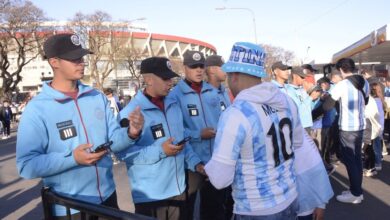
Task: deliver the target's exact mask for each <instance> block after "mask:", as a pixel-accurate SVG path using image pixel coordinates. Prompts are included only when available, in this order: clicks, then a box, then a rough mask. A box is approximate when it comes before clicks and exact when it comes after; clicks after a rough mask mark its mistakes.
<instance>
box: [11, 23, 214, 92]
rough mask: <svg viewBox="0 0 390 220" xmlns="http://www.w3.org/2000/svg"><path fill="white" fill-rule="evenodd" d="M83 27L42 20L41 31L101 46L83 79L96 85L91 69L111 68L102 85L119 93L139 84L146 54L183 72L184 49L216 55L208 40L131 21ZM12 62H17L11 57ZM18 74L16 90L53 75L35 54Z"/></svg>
mask: <svg viewBox="0 0 390 220" xmlns="http://www.w3.org/2000/svg"><path fill="white" fill-rule="evenodd" d="M84 28H85V29H84V31H83V30H81V28H80V27H78V26H72V23H71V22H45V23H43V25H42V33H40V34H42V35H48V34H51V33H64V32H76V33H78V34H79V35H80V36H81V38H82V39H83V41H84V46H85V47H87V48H90V49H92V51H93V48H91V47H94V48H102V49H101V51H99V53H100V54H99V57H97V59H98V60H97V61H95V62H94V61H93V58H88V60H87V61H86V63H87V65H86V71H85V77H84V79H83V81H84V82H85V83H86V84H89V85H92V86H97V82H95V79H94V77H93V76H92V74H93V71H95V72H96V71H97V72H99V71H101V72H104V71H105V70H106V69H107V68H111V69H112V71H108V72H107V71H106V72H107V73H108V74H107V76H106V77H105V79H104V83H103V84H102V86H103V87H104V88H107V87H110V88H113V89H115V90H117V92H121V94H122V95H134V93H135V91H136V89H138V88H139V87H140V86H141V82H140V78H139V74H138V71H139V65H140V61H141V60H142V59H144V58H146V57H150V56H163V57H167V58H169V59H171V60H172V64H173V68H174V70H175V71H176V72H178V73H180V74H182V73H183V71H182V68H183V67H182V60H183V54H184V52H186V51H187V50H199V51H201V52H202V53H203V54H204V55H205V56H209V55H212V54H216V49H215V47H214V46H213V45H211V44H209V43H206V42H203V41H200V40H195V39H191V38H185V37H180V36H173V35H166V34H157V33H149V32H147V30H146V28H145V27H143V26H134V25H133V24H132V23H126V22H104V23H103V25H100V26H99V30H97V29H96V27H93V26H92V24H91V26H89V24H87V25H85V27H84ZM85 30H86V31H85ZM86 33H87V34H86ZM91 38H96V39H98V40H104V42H105V43H104V44H102V45H98V46H96V45H95V44H97V41H98V40H95V39H94V40H93V41H91ZM89 44H91V45H89ZM92 44H94V45H92ZM125 49H127V50H125ZM114 50H116V51H117V52H116V53H115V54H114V53H112V52H113V51H114ZM27 56H28V55H27ZM91 56H94V55H91ZM95 56H96V55H95ZM11 61H14V62H16V60H12V59H11ZM11 68H16V67H13V66H12V62H11ZM11 70H12V69H11ZM21 76H22V78H23V80H22V81H21V82H20V83H19V84H18V88H19V92H20V93H27V92H31V93H35V92H39V91H40V87H41V86H42V82H43V81H46V80H50V79H51V78H52V77H53V73H52V70H51V68H50V66H49V64H48V63H47V61H46V60H45V59H43V56H38V57H37V58H36V59H34V60H33V61H32V62H30V63H29V64H28V65H26V66H25V67H24V68H23V71H22V73H21Z"/></svg>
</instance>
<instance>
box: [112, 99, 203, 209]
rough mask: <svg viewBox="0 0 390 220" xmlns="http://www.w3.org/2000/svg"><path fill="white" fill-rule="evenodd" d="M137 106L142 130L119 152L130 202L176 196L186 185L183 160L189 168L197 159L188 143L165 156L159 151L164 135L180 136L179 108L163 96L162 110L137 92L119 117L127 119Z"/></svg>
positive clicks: (182, 130) (175, 140) (182, 131)
mask: <svg viewBox="0 0 390 220" xmlns="http://www.w3.org/2000/svg"><path fill="white" fill-rule="evenodd" d="M137 106H140V108H141V112H142V114H143V115H144V120H145V123H144V127H143V129H142V133H141V135H140V137H139V139H138V140H137V141H136V143H135V145H134V146H132V147H131V148H128V149H126V150H125V151H123V152H121V153H120V154H119V156H120V157H121V158H122V159H123V160H125V161H126V165H127V174H128V177H129V181H130V183H131V187H132V195H133V201H134V203H142V202H151V201H158V200H163V199H167V198H170V197H172V196H176V195H180V194H181V193H183V192H184V190H185V188H186V184H185V172H184V167H185V162H186V163H187V164H188V166H189V168H190V169H191V170H193V171H194V167H195V166H196V165H197V164H198V163H200V162H201V161H200V159H199V157H198V156H197V155H196V154H195V153H194V152H193V151H192V148H191V146H190V145H189V144H186V145H185V146H184V150H182V151H181V152H180V153H179V154H177V155H176V156H169V157H168V156H167V155H166V154H165V153H164V151H163V148H162V144H163V142H165V141H166V140H167V139H168V138H170V137H173V138H174V141H173V143H177V142H179V141H180V140H182V139H183V138H184V132H185V131H184V126H183V116H182V113H181V109H180V107H179V105H178V103H177V102H176V100H174V99H172V98H168V97H166V98H165V99H164V107H165V112H163V111H161V110H160V109H159V108H158V107H157V106H156V105H154V104H153V103H152V102H150V101H149V99H148V98H147V97H146V96H145V95H144V94H143V93H142V92H141V91H139V92H138V93H137V94H136V96H135V97H134V98H133V99H132V100H131V102H130V103H129V104H128V105H127V106H126V107H125V108H123V109H122V111H121V112H120V113H119V114H120V118H121V119H123V118H125V117H126V118H127V115H128V114H129V112H132V111H133V110H134V109H135V108H136V107H137ZM187 143H188V142H187Z"/></svg>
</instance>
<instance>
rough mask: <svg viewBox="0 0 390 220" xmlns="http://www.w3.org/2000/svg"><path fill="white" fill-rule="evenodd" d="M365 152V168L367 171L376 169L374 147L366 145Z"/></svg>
mask: <svg viewBox="0 0 390 220" xmlns="http://www.w3.org/2000/svg"><path fill="white" fill-rule="evenodd" d="M363 151H364V166H363V167H364V168H365V169H368V170H369V169H372V168H374V167H375V153H374V147H373V145H372V142H371V144H364V145H363Z"/></svg>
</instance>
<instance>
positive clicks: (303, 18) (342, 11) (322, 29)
mask: <svg viewBox="0 0 390 220" xmlns="http://www.w3.org/2000/svg"><path fill="white" fill-rule="evenodd" d="M32 2H33V3H34V4H35V5H36V6H38V7H39V8H41V9H43V10H44V11H45V13H46V15H47V16H48V17H50V18H52V19H53V20H68V19H70V18H72V17H73V15H74V14H75V13H76V12H83V13H93V12H94V11H96V10H101V11H104V12H107V13H108V14H110V15H111V16H112V17H113V20H132V19H136V18H140V17H146V18H147V20H145V21H142V22H143V23H145V24H146V25H147V26H148V27H149V31H151V32H153V33H161V34H170V35H177V36H182V37H188V38H194V39H197V40H201V41H205V42H207V43H210V44H212V45H214V46H215V47H216V48H217V50H218V53H219V54H221V55H222V56H224V57H225V59H226V58H228V56H229V53H230V48H231V46H232V45H233V43H234V42H237V41H250V42H254V31H253V30H254V27H253V22H252V15H251V13H250V12H248V11H245V10H223V11H219V10H215V8H216V7H230V8H234V7H236V8H237V7H240V8H250V9H251V10H253V11H254V13H255V18H256V30H257V38H258V42H259V43H266V44H271V45H274V46H279V47H283V48H285V49H288V50H291V51H293V52H294V53H295V54H296V55H297V57H298V58H300V59H305V58H306V61H308V60H312V59H315V61H316V63H321V62H329V61H330V60H331V57H332V55H333V54H334V53H336V52H338V51H340V50H342V49H344V48H345V47H347V46H349V45H351V44H352V43H354V42H356V41H358V40H360V39H361V38H363V37H365V36H366V35H368V34H369V33H370V32H371V31H373V30H375V29H378V28H380V27H382V26H384V25H386V24H388V23H389V24H390V12H389V9H390V1H389V0H327V1H319V0H295V1H288V0H285V1H283V0H271V1H269V0H257V1H256V0H192V1H189V0H165V1H161V0H110V1H108V0H63V1H59V0H32ZM308 47H310V49H308Z"/></svg>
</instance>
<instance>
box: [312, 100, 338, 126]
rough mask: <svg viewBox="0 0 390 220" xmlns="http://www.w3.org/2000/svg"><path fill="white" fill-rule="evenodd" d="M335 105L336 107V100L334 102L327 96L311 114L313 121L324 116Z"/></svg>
mask: <svg viewBox="0 0 390 220" xmlns="http://www.w3.org/2000/svg"><path fill="white" fill-rule="evenodd" d="M335 105H336V100H334V99H333V98H332V96H330V95H329V96H327V97H325V99H324V101H323V103H322V104H321V105H320V106H318V107H317V108H315V109H314V110H313V111H312V112H311V115H312V117H313V121H315V120H316V119H318V118H319V117H321V115H323V114H325V112H327V111H329V110H331V109H332V108H334V106H335Z"/></svg>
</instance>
